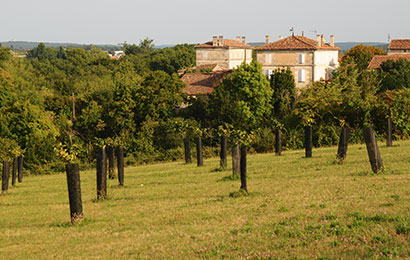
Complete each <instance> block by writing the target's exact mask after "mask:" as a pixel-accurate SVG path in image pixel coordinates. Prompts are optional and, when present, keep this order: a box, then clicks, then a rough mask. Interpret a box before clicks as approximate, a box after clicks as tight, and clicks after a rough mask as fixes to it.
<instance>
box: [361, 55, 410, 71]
mask: <svg viewBox="0 0 410 260" xmlns="http://www.w3.org/2000/svg"><path fill="white" fill-rule="evenodd" d="M399 59H406V60H408V61H410V55H409V54H395V55H376V56H374V57H373V59H372V60H371V61H370V63H369V66H367V68H368V69H378V68H380V65H382V63H383V62H385V61H388V60H393V61H397V60H399Z"/></svg>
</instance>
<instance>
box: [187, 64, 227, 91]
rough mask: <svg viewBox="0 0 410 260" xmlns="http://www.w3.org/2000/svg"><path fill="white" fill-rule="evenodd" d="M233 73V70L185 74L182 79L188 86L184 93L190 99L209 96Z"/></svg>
mask: <svg viewBox="0 0 410 260" xmlns="http://www.w3.org/2000/svg"><path fill="white" fill-rule="evenodd" d="M231 73H232V70H219V71H213V72H188V73H185V74H184V76H182V78H181V80H182V81H183V82H184V83H185V85H186V87H185V88H184V89H183V92H185V93H186V94H187V95H188V96H189V97H196V96H199V95H208V94H210V93H211V92H212V91H213V89H214V88H215V87H217V86H218V85H219V83H220V82H221V81H222V80H223V79H224V78H225V77H227V76H228V75H230V74H231Z"/></svg>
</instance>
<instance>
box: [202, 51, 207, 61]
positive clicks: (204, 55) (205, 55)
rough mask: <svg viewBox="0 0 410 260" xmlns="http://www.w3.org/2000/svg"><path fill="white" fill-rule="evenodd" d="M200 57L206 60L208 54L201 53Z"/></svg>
mask: <svg viewBox="0 0 410 260" xmlns="http://www.w3.org/2000/svg"><path fill="white" fill-rule="evenodd" d="M202 57H203V58H204V59H207V58H208V53H207V52H206V51H204V52H203V53H202Z"/></svg>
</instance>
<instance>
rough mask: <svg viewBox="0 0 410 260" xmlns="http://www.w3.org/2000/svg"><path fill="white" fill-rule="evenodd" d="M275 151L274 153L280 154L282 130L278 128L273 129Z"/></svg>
mask: <svg viewBox="0 0 410 260" xmlns="http://www.w3.org/2000/svg"><path fill="white" fill-rule="evenodd" d="M275 153H276V155H281V154H282V131H281V130H280V129H279V128H276V130H275Z"/></svg>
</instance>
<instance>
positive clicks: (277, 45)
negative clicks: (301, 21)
mask: <svg viewBox="0 0 410 260" xmlns="http://www.w3.org/2000/svg"><path fill="white" fill-rule="evenodd" d="M255 50H257V51H258V50H340V48H339V47H337V46H333V47H332V46H330V45H329V44H327V43H325V45H324V46H322V47H319V46H317V41H315V40H312V39H310V38H308V37H305V36H296V35H292V36H289V37H286V38H285V39H281V40H279V41H276V42H272V43H268V44H265V45H263V46H259V47H257V48H255Z"/></svg>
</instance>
